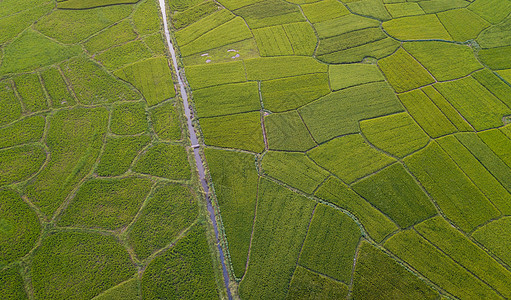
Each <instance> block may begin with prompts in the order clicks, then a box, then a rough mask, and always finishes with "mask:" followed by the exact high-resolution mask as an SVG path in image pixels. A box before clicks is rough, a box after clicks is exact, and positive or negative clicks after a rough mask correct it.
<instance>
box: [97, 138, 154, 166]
mask: <svg viewBox="0 0 511 300" xmlns="http://www.w3.org/2000/svg"><path fill="white" fill-rule="evenodd" d="M150 141H151V138H150V137H149V136H147V135H141V136H133V137H132V136H125V137H109V138H108V139H107V140H106V143H105V147H104V150H103V154H102V155H101V160H100V161H99V164H98V165H97V167H96V170H95V171H96V173H97V174H98V175H99V176H118V175H121V174H124V173H126V172H127V171H128V169H129V168H130V166H131V164H132V162H133V160H134V159H135V157H136V156H137V155H138V153H139V152H140V151H142V149H143V148H144V147H145V146H147V144H149V142H150Z"/></svg>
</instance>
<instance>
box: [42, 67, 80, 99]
mask: <svg viewBox="0 0 511 300" xmlns="http://www.w3.org/2000/svg"><path fill="white" fill-rule="evenodd" d="M40 74H41V78H42V80H43V84H44V88H45V89H46V92H48V96H49V97H50V103H51V106H52V108H60V107H64V106H73V105H75V104H76V100H75V98H74V97H73V95H72V94H71V92H70V91H69V88H68V87H67V83H66V81H65V80H64V78H63V77H62V75H61V74H60V71H59V69H57V68H55V67H51V68H48V69H45V70H44V71H42V72H41V73H40Z"/></svg>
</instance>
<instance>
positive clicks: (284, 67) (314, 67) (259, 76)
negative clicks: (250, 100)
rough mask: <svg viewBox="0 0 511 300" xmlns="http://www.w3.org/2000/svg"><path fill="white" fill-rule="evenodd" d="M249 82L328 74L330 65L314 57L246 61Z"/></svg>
mask: <svg viewBox="0 0 511 300" xmlns="http://www.w3.org/2000/svg"><path fill="white" fill-rule="evenodd" d="M245 67H246V69H247V79H248V80H272V79H277V78H283V77H291V76H298V75H304V74H313V73H326V72H327V71H328V65H326V64H322V63H320V62H318V61H317V60H316V59H314V58H312V57H303V56H298V57H297V56H285V57H263V58H254V59H248V60H246V61H245Z"/></svg>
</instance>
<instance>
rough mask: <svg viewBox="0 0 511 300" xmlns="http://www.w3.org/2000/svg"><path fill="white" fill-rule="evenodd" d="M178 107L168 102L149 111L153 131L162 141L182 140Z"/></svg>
mask: <svg viewBox="0 0 511 300" xmlns="http://www.w3.org/2000/svg"><path fill="white" fill-rule="evenodd" d="M176 105H177V104H176V103H174V102H170V101H168V102H165V103H163V104H161V105H159V106H156V107H154V108H152V109H151V110H150V111H149V117H150V118H151V123H152V125H153V130H154V132H155V133H156V135H158V137H159V138H160V139H162V140H167V141H168V140H180V139H181V137H182V136H181V124H180V122H179V116H178V112H177V108H176Z"/></svg>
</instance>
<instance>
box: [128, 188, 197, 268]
mask: <svg viewBox="0 0 511 300" xmlns="http://www.w3.org/2000/svg"><path fill="white" fill-rule="evenodd" d="M197 215H198V210H197V203H196V202H195V199H194V197H193V195H192V193H191V191H190V188H189V187H187V186H181V185H174V184H166V185H163V186H160V187H158V189H157V190H156V191H155V192H154V194H153V195H151V198H149V202H148V203H147V205H146V206H145V207H144V208H142V211H141V212H140V215H139V217H138V218H137V220H136V222H135V223H134V224H133V226H131V227H130V229H129V233H128V241H129V243H130V244H131V245H132V246H133V249H134V250H135V253H136V254H137V256H138V257H139V258H140V259H145V258H146V257H148V256H149V255H151V253H153V252H154V251H156V250H158V249H160V248H163V247H165V246H166V245H167V244H169V243H170V242H171V241H173V240H174V239H175V238H176V237H177V235H178V234H179V233H180V232H181V231H183V230H184V229H186V228H187V227H189V226H190V225H191V224H192V222H193V221H194V220H195V219H196V218H197Z"/></svg>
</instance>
